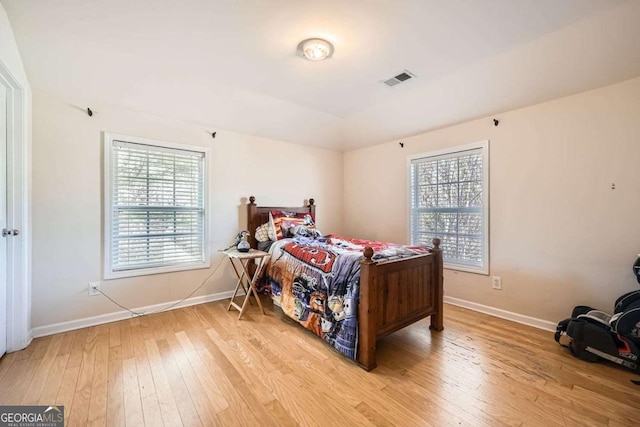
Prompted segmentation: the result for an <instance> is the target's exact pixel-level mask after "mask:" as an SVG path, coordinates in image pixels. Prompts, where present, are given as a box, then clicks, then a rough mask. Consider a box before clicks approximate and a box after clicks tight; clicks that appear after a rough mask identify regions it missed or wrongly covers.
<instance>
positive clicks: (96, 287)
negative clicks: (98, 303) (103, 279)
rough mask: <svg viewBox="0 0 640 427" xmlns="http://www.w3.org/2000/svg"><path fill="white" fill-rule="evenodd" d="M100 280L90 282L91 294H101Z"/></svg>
mask: <svg viewBox="0 0 640 427" xmlns="http://www.w3.org/2000/svg"><path fill="white" fill-rule="evenodd" d="M99 290H100V282H89V296H92V297H94V296H96V295H100V292H98V291H99Z"/></svg>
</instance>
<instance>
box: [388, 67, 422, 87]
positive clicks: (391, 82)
mask: <svg viewBox="0 0 640 427" xmlns="http://www.w3.org/2000/svg"><path fill="white" fill-rule="evenodd" d="M415 78H416V75H415V74H413V73H412V72H410V71H407V70H404V71H403V72H402V73H400V74H398V75H397V76H393V77H391V78H390V79H387V80H382V81H381V82H380V83H383V84H385V85H387V86H389V87H394V86H395V85H399V84H400V83H402V82H406V81H407V80H409V79H415Z"/></svg>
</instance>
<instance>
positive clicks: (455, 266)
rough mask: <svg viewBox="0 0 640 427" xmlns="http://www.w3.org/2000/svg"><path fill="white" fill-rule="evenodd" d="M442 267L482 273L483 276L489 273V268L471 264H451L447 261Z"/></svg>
mask: <svg viewBox="0 0 640 427" xmlns="http://www.w3.org/2000/svg"><path fill="white" fill-rule="evenodd" d="M442 268H444V269H445V270H453V271H460V272H462V273H472V274H481V275H483V276H488V275H489V268H482V267H471V266H469V265H461V264H450V263H446V262H445V263H444V264H443V266H442Z"/></svg>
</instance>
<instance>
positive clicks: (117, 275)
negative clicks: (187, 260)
mask: <svg viewBox="0 0 640 427" xmlns="http://www.w3.org/2000/svg"><path fill="white" fill-rule="evenodd" d="M209 267H211V262H209V261H207V262H200V263H197V264H185V265H180V266H170V267H155V268H140V269H136V270H123V271H111V272H105V273H104V280H111V279H122V278H125V277H136V276H150V275H152V274H163V273H173V272H176V271H187V270H200V269H204V268H209Z"/></svg>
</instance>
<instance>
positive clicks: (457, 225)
mask: <svg viewBox="0 0 640 427" xmlns="http://www.w3.org/2000/svg"><path fill="white" fill-rule="evenodd" d="M488 160H489V144H488V141H484V142H481V143H478V144H473V145H470V146H465V147H458V148H453V149H451V150H447V151H439V152H434V153H426V154H421V155H418V156H413V157H412V158H410V166H409V167H410V171H409V181H410V189H409V195H410V196H409V205H410V212H411V226H410V230H411V231H410V233H411V236H410V238H411V243H412V244H414V245H430V244H431V240H432V239H433V238H434V237H438V238H440V240H441V241H442V243H441V249H442V255H443V260H444V263H445V267H446V268H451V269H456V270H463V271H471V272H477V273H483V274H488V270H489V269H488V266H489V244H488V240H489V239H488V236H489V233H488V229H489V227H488V224H489V221H488V220H489V217H488V212H489V209H488V208H489V205H488V201H489V179H488V177H489V173H488V172H489V162H488Z"/></svg>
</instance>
